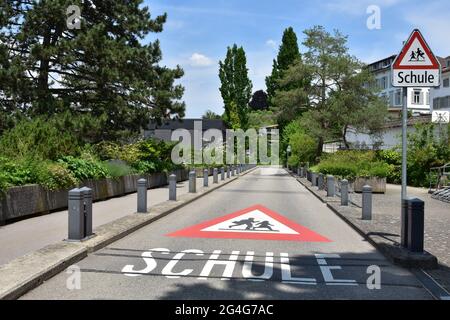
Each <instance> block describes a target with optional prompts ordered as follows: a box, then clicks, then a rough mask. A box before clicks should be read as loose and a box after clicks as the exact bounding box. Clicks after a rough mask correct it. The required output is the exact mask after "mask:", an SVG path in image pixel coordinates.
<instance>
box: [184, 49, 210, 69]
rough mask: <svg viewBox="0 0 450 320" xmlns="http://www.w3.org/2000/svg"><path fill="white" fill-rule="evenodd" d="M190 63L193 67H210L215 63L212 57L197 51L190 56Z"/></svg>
mask: <svg viewBox="0 0 450 320" xmlns="http://www.w3.org/2000/svg"><path fill="white" fill-rule="evenodd" d="M189 63H190V65H191V66H192V67H209V66H211V65H213V64H214V62H213V61H212V59H211V58H208V57H207V56H205V55H203V54H201V53H197V52H195V53H193V54H192V56H191V57H190V58H189Z"/></svg>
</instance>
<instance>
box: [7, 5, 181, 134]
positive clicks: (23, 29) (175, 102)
mask: <svg viewBox="0 0 450 320" xmlns="http://www.w3.org/2000/svg"><path fill="white" fill-rule="evenodd" d="M3 2H4V1H3ZM8 3H9V5H10V6H11V8H13V9H14V16H13V17H11V18H10V19H9V22H7V23H6V27H5V28H3V29H0V37H1V38H2V40H5V43H6V45H7V47H8V58H7V59H8V61H9V64H10V66H9V68H8V69H9V71H7V72H9V73H11V74H12V73H13V74H14V75H15V76H16V79H17V82H18V83H17V85H15V86H14V90H12V89H10V88H8V85H7V84H5V79H4V78H2V77H0V99H2V98H4V97H6V99H3V103H11V101H14V103H15V104H19V105H17V106H16V107H17V108H20V109H22V110H24V111H26V112H27V114H29V115H32V116H34V115H42V114H45V115H51V114H55V113H61V112H64V111H67V110H70V111H72V112H74V113H90V114H91V115H92V116H94V117H104V116H105V117H106V122H105V138H108V137H111V135H114V134H115V133H117V132H120V131H126V130H132V131H137V130H139V128H141V127H142V126H143V125H145V124H146V123H147V122H148V120H149V119H150V118H154V119H161V118H167V117H170V116H178V117H183V116H184V109H185V105H184V103H182V102H180V101H179V99H181V98H182V95H183V91H184V88H183V87H181V86H180V85H174V81H175V80H176V79H179V78H180V77H182V76H183V70H182V69H181V68H180V67H176V68H175V69H169V68H166V67H162V66H159V65H158V63H159V62H160V61H161V59H162V53H161V50H160V47H159V42H158V41H155V42H153V43H149V44H143V43H142V40H143V39H144V38H145V37H146V36H147V35H148V34H150V33H152V32H155V33H158V32H161V31H162V29H163V24H164V23H165V21H166V14H164V15H161V16H157V17H156V18H154V19H152V18H151V15H150V12H149V10H148V8H147V7H143V6H142V4H143V1H142V0H90V1H82V0H42V1H36V0H35V1H8ZM70 5H78V6H79V7H80V9H81V28H80V29H70V28H69V27H68V21H67V20H68V15H67V13H66V10H67V8H68V7H69V6H70ZM0 19H1V18H0ZM10 87H11V86H10Z"/></svg>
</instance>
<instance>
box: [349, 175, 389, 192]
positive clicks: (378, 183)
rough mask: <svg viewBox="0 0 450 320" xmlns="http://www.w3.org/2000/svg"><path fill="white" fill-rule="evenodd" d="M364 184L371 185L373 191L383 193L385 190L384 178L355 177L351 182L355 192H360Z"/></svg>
mask: <svg viewBox="0 0 450 320" xmlns="http://www.w3.org/2000/svg"><path fill="white" fill-rule="evenodd" d="M365 185H369V186H371V187H372V192H373V193H385V192H386V178H378V177H370V178H367V177H357V178H356V179H355V182H354V183H353V188H354V191H355V192H362V188H363V187H364V186H365Z"/></svg>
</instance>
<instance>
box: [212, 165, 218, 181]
mask: <svg viewBox="0 0 450 320" xmlns="http://www.w3.org/2000/svg"><path fill="white" fill-rule="evenodd" d="M217 174H218V170H217V168H214V169H213V183H219V176H218V175H217Z"/></svg>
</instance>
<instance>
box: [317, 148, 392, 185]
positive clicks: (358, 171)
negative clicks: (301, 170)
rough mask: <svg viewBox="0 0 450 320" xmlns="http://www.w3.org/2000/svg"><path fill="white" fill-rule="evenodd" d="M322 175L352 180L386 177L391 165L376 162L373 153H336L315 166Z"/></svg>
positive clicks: (325, 157) (327, 156)
mask: <svg viewBox="0 0 450 320" xmlns="http://www.w3.org/2000/svg"><path fill="white" fill-rule="evenodd" d="M317 168H318V171H319V172H321V173H323V174H331V175H334V176H338V177H342V178H346V179H354V178H356V177H358V176H361V177H379V178H385V177H388V176H389V174H390V172H391V170H393V165H389V164H387V163H385V162H382V161H378V160H377V158H376V153H375V152H374V151H338V152H336V153H332V154H328V155H326V156H324V157H323V158H322V161H320V163H319V164H318V166H317Z"/></svg>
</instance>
